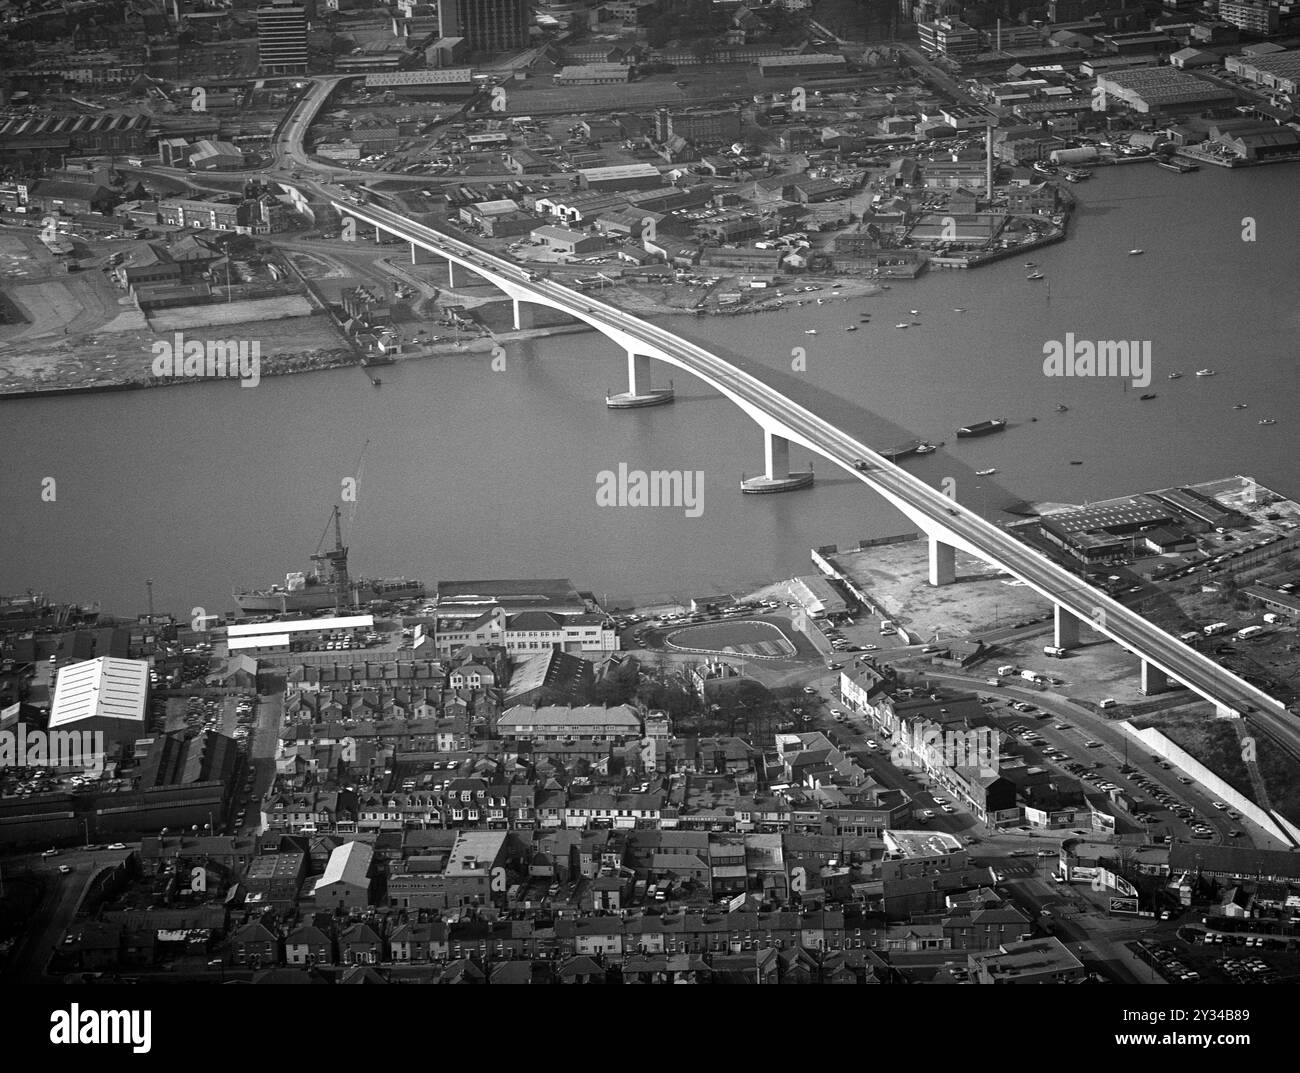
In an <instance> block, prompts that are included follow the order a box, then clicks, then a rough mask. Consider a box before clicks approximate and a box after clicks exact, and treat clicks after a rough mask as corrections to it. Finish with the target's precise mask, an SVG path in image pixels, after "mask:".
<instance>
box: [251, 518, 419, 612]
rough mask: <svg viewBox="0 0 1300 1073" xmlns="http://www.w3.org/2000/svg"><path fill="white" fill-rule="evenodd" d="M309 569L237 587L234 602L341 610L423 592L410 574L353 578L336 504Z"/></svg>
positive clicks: (290, 608) (253, 607) (415, 596)
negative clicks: (276, 581) (330, 539)
mask: <svg viewBox="0 0 1300 1073" xmlns="http://www.w3.org/2000/svg"><path fill="white" fill-rule="evenodd" d="M331 525H333V527H334V547H333V548H331V549H329V550H327V551H324V552H322V551H321V550H320V547H321V544H323V543H324V541H325V535H326V533H328V532H329V528H330V526H331ZM311 560H312V569H311V570H310V571H309V572H307V573H301V572H295V573H289V574H286V575H285V579H284V584H283V585H272V586H271V587H270V588H268V589H251V590H245V591H238V590H237V591H236V592H235V593H234V597H235V603H236V604H237V605H238V606H239V609H240V610H241V611H272V612H279V613H281V614H285V613H287V612H290V611H322V610H324V609H326V608H334V609H336V610H341V609H343V608H345V607H361V606H364V605H366V604H368V603H370V602H372V601H375V600H388V601H394V600H411V599H418V598H419V597H421V596H423V595H424V582H423V581H413V580H411V579H410V578H404V577H402V578H356V579H355V580H354V579H352V578H351V577H349V575H348V549H347V548H346V547H345V546H344V544H343V533H342V530H341V528H340V525H339V508H338V507H335V508H334V510H333V512H332V513H331V515H330V521H329V522H327V523H326V525H325V533H322V534H321V539H320V541H319V542H318V543H317V545H316V554H314V555H312V557H311Z"/></svg>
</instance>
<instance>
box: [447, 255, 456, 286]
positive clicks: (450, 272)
mask: <svg viewBox="0 0 1300 1073" xmlns="http://www.w3.org/2000/svg"><path fill="white" fill-rule="evenodd" d="M447 286H448V287H454V286H456V262H455V261H453V260H452V259H451V258H450V257H448V258H447Z"/></svg>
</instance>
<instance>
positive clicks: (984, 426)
mask: <svg viewBox="0 0 1300 1073" xmlns="http://www.w3.org/2000/svg"><path fill="white" fill-rule="evenodd" d="M1006 427H1007V419H1006V418H1005V417H995V418H993V419H992V420H990V421H976V422H975V423H974V424H970V425H963V426H962V427H961V428H959V429H958V430H957V435H958V437H959V438H961V439H966V438H968V437H971V436H987V435H988V434H989V433H990V432H1001V431H1002V430H1003V429H1004V428H1006Z"/></svg>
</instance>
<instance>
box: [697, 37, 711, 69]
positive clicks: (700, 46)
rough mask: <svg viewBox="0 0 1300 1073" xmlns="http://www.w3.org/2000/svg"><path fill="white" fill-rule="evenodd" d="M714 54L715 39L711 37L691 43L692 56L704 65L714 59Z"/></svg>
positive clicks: (699, 38) (701, 38)
mask: <svg viewBox="0 0 1300 1073" xmlns="http://www.w3.org/2000/svg"><path fill="white" fill-rule="evenodd" d="M714 52H715V49H714V46H713V38H711V37H697V38H696V39H695V40H694V41H692V42H691V55H692V56H694V57H695V58H696V59H697V60H699V61H700V62H702V63H703V62H705V61H707V60H710V59H712V58H713V55H714Z"/></svg>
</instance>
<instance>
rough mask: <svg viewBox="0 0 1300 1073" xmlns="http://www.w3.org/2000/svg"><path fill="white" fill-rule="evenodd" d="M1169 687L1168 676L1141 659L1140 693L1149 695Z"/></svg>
mask: <svg viewBox="0 0 1300 1073" xmlns="http://www.w3.org/2000/svg"><path fill="white" fill-rule="evenodd" d="M1168 688H1169V676H1168V675H1167V674H1165V672H1164V671H1162V670H1161V669H1160V668H1159V667H1157V666H1155V664H1153V663H1148V662H1147V661H1146V660H1143V661H1142V695H1143V696H1144V697H1149V696H1151V695H1152V694H1155V693H1163V692H1164V691H1165V690H1166V689H1168Z"/></svg>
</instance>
